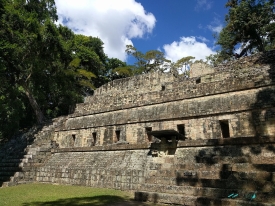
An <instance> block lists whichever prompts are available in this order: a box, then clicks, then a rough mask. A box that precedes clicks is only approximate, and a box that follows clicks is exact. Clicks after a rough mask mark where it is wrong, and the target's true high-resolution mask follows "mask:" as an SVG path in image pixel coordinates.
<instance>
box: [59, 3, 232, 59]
mask: <svg viewBox="0 0 275 206" xmlns="http://www.w3.org/2000/svg"><path fill="white" fill-rule="evenodd" d="M226 2H227V0H78V1H76V0H56V6H57V12H58V16H59V23H61V24H64V25H67V26H68V27H70V28H71V29H73V30H74V31H75V32H76V33H80V34H84V35H87V36H94V37H99V38H100V39H101V40H102V41H103V42H104V50H105V53H106V54H107V55H108V56H109V57H116V58H119V59H121V60H123V61H128V62H130V61H131V59H130V58H128V57H127V55H126V54H125V47H126V45H128V44H133V45H134V46H135V47H136V48H137V49H138V50H139V51H142V52H146V51H148V50H156V49H158V50H161V51H163V52H164V53H165V55H166V57H167V58H169V59H171V60H173V61H176V60H178V59H180V58H182V57H185V56H194V57H196V59H204V58H205V56H208V55H209V54H212V53H215V51H216V49H217V47H215V45H214V42H215V39H214V38H213V34H214V33H216V34H218V33H219V32H220V30H221V29H222V27H223V26H224V17H225V14H226V13H227V9H226V8H225V3H226Z"/></svg>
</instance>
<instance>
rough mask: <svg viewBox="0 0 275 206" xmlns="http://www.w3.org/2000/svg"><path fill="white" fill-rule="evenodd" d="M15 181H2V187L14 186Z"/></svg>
mask: <svg viewBox="0 0 275 206" xmlns="http://www.w3.org/2000/svg"><path fill="white" fill-rule="evenodd" d="M16 185H17V182H3V183H2V187H12V186H16Z"/></svg>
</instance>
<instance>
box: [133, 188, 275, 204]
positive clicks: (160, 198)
mask: <svg viewBox="0 0 275 206" xmlns="http://www.w3.org/2000/svg"><path fill="white" fill-rule="evenodd" d="M252 194H253V193H252ZM249 195H250V194H248V195H247V196H242V197H240V196H238V197H236V198H235V199H232V198H228V197H225V198H219V199H217V198H212V197H206V196H197V197H194V196H187V195H182V194H167V193H160V192H147V191H139V192H135V200H137V201H143V202H144V201H148V202H154V203H157V202H158V203H165V204H177V205H186V206H210V205H211V206H221V205H227V206H237V205H238V206H248V205H251V206H272V205H274V204H273V203H274V202H275V199H274V197H270V198H269V199H266V201H265V202H266V203H259V202H258V201H257V194H256V198H255V200H256V201H255V200H250V198H249V197H250V196H249ZM273 201H274V202H273Z"/></svg>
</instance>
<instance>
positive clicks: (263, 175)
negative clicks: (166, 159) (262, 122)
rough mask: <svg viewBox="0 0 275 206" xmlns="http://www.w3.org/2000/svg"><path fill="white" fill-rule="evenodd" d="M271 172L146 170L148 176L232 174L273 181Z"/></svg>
mask: <svg viewBox="0 0 275 206" xmlns="http://www.w3.org/2000/svg"><path fill="white" fill-rule="evenodd" d="M273 174H274V173H273V172H266V171H261V170H260V171H253V170H246V171H241V172H239V171H231V170H227V169H225V170H224V171H220V170H174V171H169V170H150V171H149V172H148V178H149V177H153V178H154V177H155V178H158V177H160V178H161V177H174V178H177V179H179V180H180V179H186V178H189V179H214V180H216V179H228V178H229V177H230V176H232V175H233V176H234V177H235V178H237V179H240V180H254V179H258V180H261V181H275V180H273V179H272V178H273Z"/></svg>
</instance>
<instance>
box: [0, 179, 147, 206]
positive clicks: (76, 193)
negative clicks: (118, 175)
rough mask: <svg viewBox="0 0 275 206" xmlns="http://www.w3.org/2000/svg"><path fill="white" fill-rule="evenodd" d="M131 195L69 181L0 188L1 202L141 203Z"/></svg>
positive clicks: (18, 205) (16, 205) (55, 205)
mask: <svg viewBox="0 0 275 206" xmlns="http://www.w3.org/2000/svg"><path fill="white" fill-rule="evenodd" d="M131 198H133V195H132V194H131V193H128V192H125V191H119V190H113V189H105V188H91V187H81V186H71V185H70V186H69V185H50V184H26V185H18V186H15V187H8V188H0V205H1V206H34V205H35V206H60V205H62V206H65V205H95V206H103V205H104V206H106V205H110V206H111V205H117V206H118V205H121V206H124V205H125V206H126V205H145V204H143V203H139V202H133V201H131ZM123 202H125V203H123ZM120 203H121V204H120ZM146 205H147V204H146Z"/></svg>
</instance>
